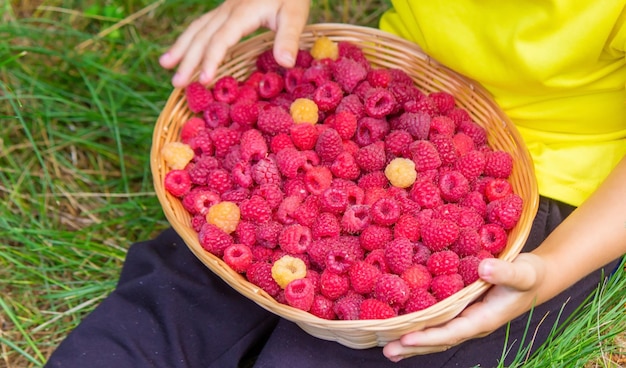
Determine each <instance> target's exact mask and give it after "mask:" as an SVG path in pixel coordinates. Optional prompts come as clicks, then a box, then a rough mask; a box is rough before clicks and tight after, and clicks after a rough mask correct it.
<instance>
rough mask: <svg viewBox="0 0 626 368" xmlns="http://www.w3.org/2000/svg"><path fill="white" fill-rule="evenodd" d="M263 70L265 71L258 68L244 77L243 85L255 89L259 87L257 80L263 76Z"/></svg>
mask: <svg viewBox="0 0 626 368" xmlns="http://www.w3.org/2000/svg"><path fill="white" fill-rule="evenodd" d="M272 57H273V56H272ZM257 62H258V60H257ZM257 68H258V67H257ZM265 72H266V71H262V70H260V69H259V70H254V71H253V72H252V73H251V74H250V75H249V76H248V77H247V78H246V79H244V81H243V85H244V86H248V87H252V88H254V89H255V90H256V89H257V88H258V87H259V82H260V81H261V78H263V74H264V73H265Z"/></svg>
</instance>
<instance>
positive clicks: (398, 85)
mask: <svg viewBox="0 0 626 368" xmlns="http://www.w3.org/2000/svg"><path fill="white" fill-rule="evenodd" d="M390 72H391V70H390ZM392 73H393V72H392ZM408 79H411V77H409V78H408ZM387 88H389V90H390V91H391V93H393V96H394V97H395V98H396V101H398V104H400V105H404V104H405V103H407V102H409V101H417V100H419V99H421V98H422V97H424V93H423V92H422V91H420V89H419V88H417V86H415V84H414V83H413V82H412V81H411V82H410V83H405V82H403V81H398V80H393V75H392V81H391V83H389V86H388V87H387Z"/></svg>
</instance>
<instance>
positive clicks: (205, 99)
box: [185, 82, 213, 113]
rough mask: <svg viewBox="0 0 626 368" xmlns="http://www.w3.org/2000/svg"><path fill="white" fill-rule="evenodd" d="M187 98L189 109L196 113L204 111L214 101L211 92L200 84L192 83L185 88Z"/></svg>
mask: <svg viewBox="0 0 626 368" xmlns="http://www.w3.org/2000/svg"><path fill="white" fill-rule="evenodd" d="M185 98H186V99H187V107H188V108H189V110H191V111H192V112H195V113H198V112H201V111H203V110H204V109H206V107H207V106H208V105H209V103H211V102H212V101H213V96H212V95H211V91H209V90H208V89H207V88H206V87H205V86H204V85H202V84H201V83H200V82H191V83H190V84H189V85H188V86H187V87H186V88H185Z"/></svg>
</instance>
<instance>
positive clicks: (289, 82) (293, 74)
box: [284, 67, 304, 94]
mask: <svg viewBox="0 0 626 368" xmlns="http://www.w3.org/2000/svg"><path fill="white" fill-rule="evenodd" d="M303 76H304V68H299V67H293V68H291V69H288V70H287V71H286V72H285V78H284V83H285V91H287V92H289V93H291V94H293V91H294V90H295V89H296V88H297V87H298V86H299V85H301V84H302V83H303V79H304V78H303Z"/></svg>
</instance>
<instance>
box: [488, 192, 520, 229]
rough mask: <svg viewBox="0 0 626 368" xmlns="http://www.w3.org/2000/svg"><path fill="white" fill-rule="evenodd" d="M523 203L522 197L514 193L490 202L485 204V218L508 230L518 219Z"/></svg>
mask: <svg viewBox="0 0 626 368" xmlns="http://www.w3.org/2000/svg"><path fill="white" fill-rule="evenodd" d="M523 204H524V201H523V200H522V198H521V197H520V196H519V195H517V194H515V193H512V194H509V195H508V196H506V197H504V198H501V199H497V200H495V201H493V202H490V203H489V204H488V205H487V220H488V221H489V222H492V223H494V224H498V225H500V226H502V227H503V228H504V229H505V230H510V229H512V228H513V227H515V225H516V224H517V222H518V221H519V218H520V216H521V215H522V207H523Z"/></svg>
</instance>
